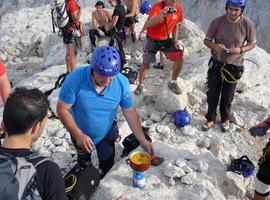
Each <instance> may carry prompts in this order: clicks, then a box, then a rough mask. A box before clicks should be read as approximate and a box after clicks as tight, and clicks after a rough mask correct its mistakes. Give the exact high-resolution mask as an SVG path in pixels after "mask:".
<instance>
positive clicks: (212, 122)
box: [202, 121, 215, 131]
mask: <svg viewBox="0 0 270 200" xmlns="http://www.w3.org/2000/svg"><path fill="white" fill-rule="evenodd" d="M214 125H215V121H208V122H206V123H205V124H204V125H203V126H202V130H203V131H208V130H209V129H210V128H212V127H213V126H214Z"/></svg>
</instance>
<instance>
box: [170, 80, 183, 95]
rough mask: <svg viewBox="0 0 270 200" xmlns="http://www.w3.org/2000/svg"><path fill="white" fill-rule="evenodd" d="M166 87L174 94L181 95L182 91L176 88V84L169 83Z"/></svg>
mask: <svg viewBox="0 0 270 200" xmlns="http://www.w3.org/2000/svg"><path fill="white" fill-rule="evenodd" d="M168 87H169V88H170V89H171V90H172V91H173V93H175V94H181V93H182V90H181V89H180V87H179V86H178V84H177V82H169V83H168Z"/></svg>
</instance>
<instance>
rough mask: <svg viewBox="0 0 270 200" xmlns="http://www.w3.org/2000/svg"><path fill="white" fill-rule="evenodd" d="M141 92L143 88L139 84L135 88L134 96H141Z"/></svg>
mask: <svg viewBox="0 0 270 200" xmlns="http://www.w3.org/2000/svg"><path fill="white" fill-rule="evenodd" d="M142 91H143V86H142V85H141V84H139V85H138V86H137V88H136V89H135V91H134V94H136V95H141V94H142Z"/></svg>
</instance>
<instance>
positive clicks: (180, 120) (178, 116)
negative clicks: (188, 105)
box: [172, 110, 190, 127]
mask: <svg viewBox="0 0 270 200" xmlns="http://www.w3.org/2000/svg"><path fill="white" fill-rule="evenodd" d="M172 116H173V120H174V124H175V126H177V127H184V126H188V125H189V124H190V116H189V114H188V112H187V111H186V110H177V111H175V112H174V113H173V114H172Z"/></svg>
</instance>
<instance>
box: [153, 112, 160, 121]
mask: <svg viewBox="0 0 270 200" xmlns="http://www.w3.org/2000/svg"><path fill="white" fill-rule="evenodd" d="M150 119H151V120H152V121H154V122H160V121H161V116H160V114H159V113H158V112H155V113H152V114H151V116H150Z"/></svg>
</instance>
